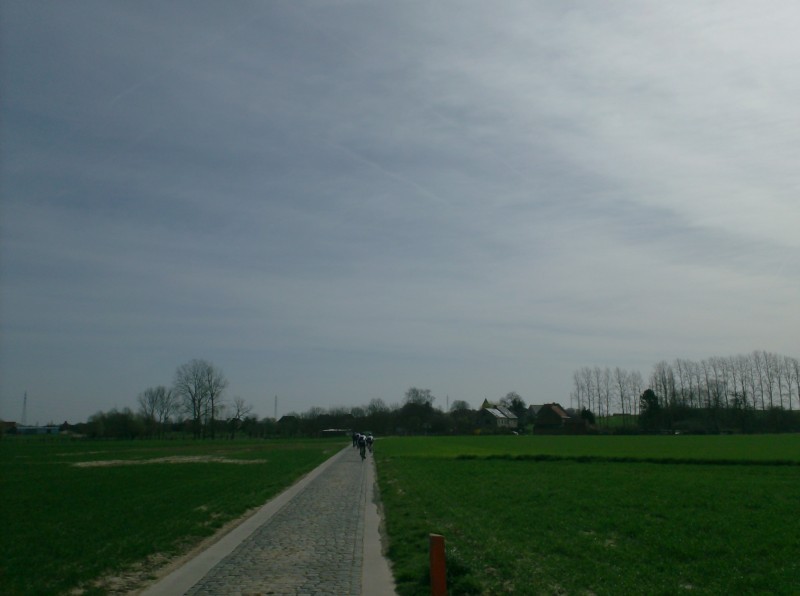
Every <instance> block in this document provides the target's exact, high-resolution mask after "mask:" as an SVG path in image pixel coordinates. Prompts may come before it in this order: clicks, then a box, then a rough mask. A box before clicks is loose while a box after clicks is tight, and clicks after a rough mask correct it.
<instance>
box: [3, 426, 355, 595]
mask: <svg viewBox="0 0 800 596" xmlns="http://www.w3.org/2000/svg"><path fill="white" fill-rule="evenodd" d="M342 445H343V442H342V439H341V438H338V439H330V440H325V439H323V440H309V441H291V442H289V441H244V440H241V441H213V442H207V441H160V442H159V441H130V442H124V441H120V442H117V441H107V442H106V441H98V442H93V441H79V442H72V441H62V440H49V441H45V440H39V439H34V438H20V439H17V438H13V439H4V440H2V441H0V502H2V508H0V511H2V513H0V527H2V529H3V530H2V532H0V593H2V594H65V593H71V594H82V593H83V594H101V593H107V592H108V591H110V590H111V589H112V588H113V587H114V586H113V584H114V581H115V580H114V578H117V579H118V578H120V577H124V576H125V575H126V574H129V573H130V572H131V571H132V570H134V571H136V570H138V572H139V576H141V571H142V570H145V571H146V570H147V569H151V568H153V567H157V566H158V565H161V564H163V563H164V562H165V561H168V560H169V559H170V558H172V557H175V556H179V555H181V554H182V553H184V552H186V551H188V550H189V549H190V548H191V547H192V546H194V545H196V544H197V543H199V542H200V541H201V540H203V539H204V538H207V537H208V536H211V535H212V534H214V532H216V531H217V530H219V529H220V528H221V527H223V526H224V525H225V524H226V523H228V522H230V521H231V520H235V519H237V518H239V517H240V516H242V515H243V514H245V513H246V512H248V511H250V510H252V509H253V508H255V507H258V506H260V505H262V504H264V503H265V502H266V501H268V500H269V499H270V498H271V497H272V496H274V495H276V494H278V493H279V492H280V491H281V490H282V489H284V488H285V487H287V486H289V485H291V484H292V483H293V482H294V481H295V480H296V479H298V478H299V477H300V476H302V475H303V474H305V473H307V472H309V471H310V470H312V469H313V468H315V467H316V466H317V465H319V464H320V463H322V462H323V461H325V460H326V459H327V458H329V457H330V456H331V455H333V454H334V453H335V452H336V451H338V450H339V449H340V448H341V447H342ZM123 587H124V586H123Z"/></svg>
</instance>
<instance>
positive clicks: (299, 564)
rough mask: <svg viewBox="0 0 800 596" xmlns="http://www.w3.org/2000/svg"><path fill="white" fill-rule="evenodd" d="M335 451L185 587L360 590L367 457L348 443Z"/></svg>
mask: <svg viewBox="0 0 800 596" xmlns="http://www.w3.org/2000/svg"><path fill="white" fill-rule="evenodd" d="M334 457H335V458H336V461H334V462H333V463H332V465H330V466H329V467H328V468H326V469H325V470H324V471H323V472H322V473H321V474H320V475H319V476H317V477H316V478H315V479H314V480H313V481H311V482H310V483H309V484H308V485H307V486H306V487H305V488H304V489H303V490H302V491H301V492H300V493H298V494H297V495H296V496H295V497H294V498H293V499H292V500H291V501H289V502H288V503H287V504H286V505H285V506H284V507H283V508H282V509H280V510H279V511H278V512H276V513H275V515H273V516H272V517H271V518H270V519H269V520H268V521H267V522H266V523H265V524H264V525H262V526H260V527H259V528H258V529H256V531H255V532H253V534H252V535H250V536H249V537H248V538H247V539H245V540H244V541H243V542H242V543H241V544H240V545H239V546H238V547H237V548H236V549H235V550H233V552H231V554H230V555H228V556H227V557H225V558H224V559H223V560H222V561H220V562H219V563H218V564H217V565H215V566H214V567H213V568H212V569H210V570H209V572H208V573H207V574H206V575H205V577H204V578H203V579H202V580H201V581H199V582H198V583H197V584H195V585H194V587H192V588H191V589H190V590H189V591H188V592H187V594H191V595H203V596H211V595H214V596H218V595H220V594H230V595H235V594H239V595H243V596H244V595H248V596H250V595H255V594H293V595H298V594H317V595H324V594H330V595H336V596H341V595H343V594H361V571H362V569H361V566H362V552H363V535H364V531H363V530H364V509H365V506H366V495H367V476H368V474H367V466H369V465H370V463H371V462H369V461H366V462H363V463H362V461H361V457H360V456H359V454H358V451H357V450H355V449H350V448H347V449H345V450H344V451H343V452H341V453H339V454H338V455H336V456H334ZM368 457H370V456H369V455H368Z"/></svg>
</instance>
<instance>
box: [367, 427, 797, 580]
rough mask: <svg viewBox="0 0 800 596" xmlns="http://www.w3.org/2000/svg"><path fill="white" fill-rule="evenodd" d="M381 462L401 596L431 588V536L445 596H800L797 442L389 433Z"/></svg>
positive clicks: (787, 438)
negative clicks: (442, 558)
mask: <svg viewBox="0 0 800 596" xmlns="http://www.w3.org/2000/svg"><path fill="white" fill-rule="evenodd" d="M541 456H547V457H541ZM376 457H377V458H378V460H377V461H378V475H379V482H380V488H381V497H382V499H383V505H384V508H385V515H386V519H387V531H388V534H389V538H390V544H391V546H390V552H389V556H390V559H391V560H392V562H393V565H394V570H395V576H396V579H397V580H398V589H399V591H400V593H401V594H404V595H409V594H426V593H429V587H428V580H427V548H428V535H429V533H439V534H443V535H444V536H445V539H446V541H447V557H448V575H449V578H448V581H449V586H450V590H451V594H469V593H475V594H506V593H509V594H510V593H513V594H675V593H683V592H686V593H689V592H691V593H699V594H732V593H770V594H797V593H799V592H800V557H798V553H800V535H799V534H798V532H797V523H796V520H797V515H798V511H800V465H797V464H800V436H797V435H774V436H750V437H746V436H714V437H694V436H677V437H676V436H668V437H662V436H652V437H651V436H644V437H642V436H640V437H471V438H468V437H452V438H450V437H448V438H408V439H405V438H403V439H401V438H387V439H382V440H381V441H380V442H379V444H378V448H377V449H376ZM537 458H538V459H537ZM675 462H678V463H675ZM708 462H714V463H708Z"/></svg>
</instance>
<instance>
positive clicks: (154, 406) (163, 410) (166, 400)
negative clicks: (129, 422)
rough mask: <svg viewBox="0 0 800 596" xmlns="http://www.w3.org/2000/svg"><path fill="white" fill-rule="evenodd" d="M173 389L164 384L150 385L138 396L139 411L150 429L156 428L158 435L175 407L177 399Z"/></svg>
mask: <svg viewBox="0 0 800 596" xmlns="http://www.w3.org/2000/svg"><path fill="white" fill-rule="evenodd" d="M173 395H174V394H173V392H172V390H171V389H167V388H166V387H164V386H163V385H159V386H158V387H148V388H147V389H145V390H144V391H142V393H140V394H139V396H138V397H137V401H138V402H139V412H140V413H141V415H142V418H144V420H145V423H146V424H147V426H148V430H149V431H151V432H152V431H153V430H156V431H157V432H158V435H159V436H161V433H162V432H163V429H164V424H165V423H166V422H167V420H168V419H169V417H170V416H171V415H172V413H173V411H174V409H175V399H174V397H173Z"/></svg>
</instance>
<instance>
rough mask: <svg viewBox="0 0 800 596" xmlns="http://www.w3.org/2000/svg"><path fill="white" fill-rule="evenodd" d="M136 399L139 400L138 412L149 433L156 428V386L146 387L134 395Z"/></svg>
mask: <svg viewBox="0 0 800 596" xmlns="http://www.w3.org/2000/svg"><path fill="white" fill-rule="evenodd" d="M136 401H137V402H139V413H140V414H141V416H142V419H143V420H144V423H145V428H146V429H147V430H148V431H149V432H150V433H153V432H154V431H155V428H156V407H157V404H158V394H157V393H156V388H155V387H148V388H147V389H145V390H144V391H142V392H141V393H140V394H139V395H138V396H137V397H136Z"/></svg>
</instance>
